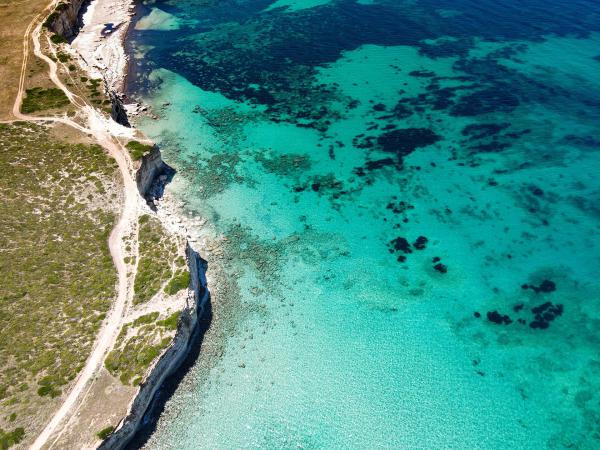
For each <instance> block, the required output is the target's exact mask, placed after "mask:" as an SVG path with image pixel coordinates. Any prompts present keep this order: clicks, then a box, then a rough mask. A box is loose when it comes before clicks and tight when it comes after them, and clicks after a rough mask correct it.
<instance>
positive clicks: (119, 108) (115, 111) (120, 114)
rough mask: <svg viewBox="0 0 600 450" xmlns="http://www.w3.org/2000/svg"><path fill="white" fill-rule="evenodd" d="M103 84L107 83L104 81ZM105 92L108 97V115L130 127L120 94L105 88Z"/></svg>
mask: <svg viewBox="0 0 600 450" xmlns="http://www.w3.org/2000/svg"><path fill="white" fill-rule="evenodd" d="M105 84H106V85H108V84H107V83H106V82H105ZM106 93H107V95H108V98H109V99H110V104H111V112H110V116H111V117H112V119H113V120H114V121H115V122H117V123H120V124H121V125H123V126H125V127H130V126H131V125H130V123H129V119H128V118H127V111H125V106H123V102H122V101H121V97H120V95H119V94H118V93H117V92H115V91H114V90H112V89H107V90H106Z"/></svg>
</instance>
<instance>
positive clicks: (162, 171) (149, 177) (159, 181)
mask: <svg viewBox="0 0 600 450" xmlns="http://www.w3.org/2000/svg"><path fill="white" fill-rule="evenodd" d="M174 174H175V169H173V168H172V167H171V166H169V165H168V164H166V163H165V162H164V161H163V159H162V156H161V154H160V150H159V149H158V147H154V149H152V151H150V152H149V153H147V154H145V155H144V156H142V162H141V165H140V168H139V169H138V171H137V173H136V176H135V181H136V183H137V187H138V191H139V192H140V194H141V196H142V197H144V198H145V199H146V201H148V202H149V203H152V202H153V201H154V199H157V198H160V197H161V196H162V193H163V191H164V187H165V184H166V183H167V182H168V181H169V180H170V179H171V178H173V175H174Z"/></svg>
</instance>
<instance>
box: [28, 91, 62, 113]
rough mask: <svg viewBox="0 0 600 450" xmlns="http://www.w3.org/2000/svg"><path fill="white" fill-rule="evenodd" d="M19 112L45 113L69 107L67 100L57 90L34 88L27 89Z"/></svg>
mask: <svg viewBox="0 0 600 450" xmlns="http://www.w3.org/2000/svg"><path fill="white" fill-rule="evenodd" d="M26 94H27V95H25V98H23V104H22V105H21V111H22V112H23V113H25V114H29V113H32V112H36V111H45V110H47V109H56V108H63V107H65V106H68V105H69V103H70V102H69V98H68V97H67V96H66V95H65V93H64V92H63V91H62V90H60V89H58V88H48V89H43V88H41V87H34V88H31V89H27V91H26Z"/></svg>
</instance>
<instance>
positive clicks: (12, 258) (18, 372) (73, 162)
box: [0, 123, 120, 442]
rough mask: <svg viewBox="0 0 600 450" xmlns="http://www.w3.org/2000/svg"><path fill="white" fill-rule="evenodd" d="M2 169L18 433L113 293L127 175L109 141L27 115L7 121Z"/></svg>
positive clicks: (4, 309)
mask: <svg viewBox="0 0 600 450" xmlns="http://www.w3.org/2000/svg"><path fill="white" fill-rule="evenodd" d="M70 132H71V133H74V132H73V131H72V130H71V131H70ZM77 138H78V139H79V140H82V139H84V137H82V136H75V135H73V136H71V137H70V138H69V141H70V142H76V141H77ZM0 172H1V173H2V177H0V229H1V230H2V233H0V273H2V283H0V330H2V332H1V333H0V428H1V429H3V430H13V431H11V433H13V435H12V436H13V438H14V437H15V436H14V430H15V429H17V428H19V427H23V428H24V429H25V430H24V431H25V435H26V436H27V433H28V430H29V429H30V426H32V424H33V426H34V427H35V425H36V424H37V425H39V423H37V422H36V419H37V420H38V421H39V414H40V411H41V410H44V408H46V409H47V408H48V407H49V405H50V406H51V405H52V404H53V403H55V402H56V401H57V400H58V399H57V400H54V401H53V400H52V398H53V397H56V396H58V395H60V394H61V392H62V391H63V390H64V389H65V387H66V386H67V385H68V383H69V382H70V381H71V380H73V379H74V378H75V376H76V375H77V373H78V372H79V371H80V370H81V368H82V367H83V365H84V363H85V360H86V358H87V356H88V355H89V352H90V350H91V347H92V344H93V342H94V340H95V336H96V333H97V331H98V329H99V327H100V325H101V323H102V320H103V319H104V317H105V313H106V311H107V310H108V308H109V306H110V304H111V302H112V300H113V297H114V295H115V285H116V281H117V278H116V271H115V268H114V266H113V262H112V259H111V256H110V253H109V251H108V245H107V239H108V235H109V233H110V231H111V229H112V227H113V224H114V221H115V208H118V207H119V205H118V201H117V200H118V199H117V197H116V194H115V192H116V191H117V185H118V184H119V183H120V180H119V178H118V171H117V166H116V163H115V162H114V161H113V160H112V159H110V158H109V157H108V156H107V155H106V154H105V152H104V151H103V149H102V148H101V147H99V146H97V145H89V144H75V143H65V142H61V141H58V140H57V138H56V137H55V136H54V134H52V133H51V131H50V130H49V129H46V128H44V127H41V126H38V125H32V124H26V123H15V124H13V125H5V124H0ZM111 199H112V200H113V203H111V202H110V200H111ZM7 433H8V432H5V431H2V435H1V436H2V439H5V440H6V441H7V442H8V441H9V440H10V439H13V438H10V437H9V438H6V437H5V436H6V435H7ZM18 434H19V433H17V435H18ZM17 437H18V436H17ZM13 441H14V439H13Z"/></svg>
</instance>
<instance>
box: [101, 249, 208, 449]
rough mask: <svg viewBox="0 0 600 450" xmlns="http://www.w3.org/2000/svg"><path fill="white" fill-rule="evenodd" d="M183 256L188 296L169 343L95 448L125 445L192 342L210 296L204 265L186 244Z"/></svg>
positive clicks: (182, 359) (112, 447) (117, 447)
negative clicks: (119, 418)
mask: <svg viewBox="0 0 600 450" xmlns="http://www.w3.org/2000/svg"><path fill="white" fill-rule="evenodd" d="M186 256H187V260H188V268H189V270H190V295H189V296H188V299H187V302H186V303H187V304H186V307H185V308H184V309H183V310H182V311H181V315H180V316H179V321H178V323H177V332H176V334H175V337H174V338H173V343H172V345H171V346H170V347H169V348H168V349H167V350H166V351H165V353H163V355H162V356H161V357H160V358H159V359H158V361H157V362H156V364H155V365H154V367H153V368H152V369H151V370H150V373H149V374H148V376H147V377H146V379H145V380H144V382H143V383H142V384H141V385H140V389H139V392H138V394H137V395H136V397H135V399H134V400H133V402H132V403H131V405H130V407H129V413H128V414H127V416H126V417H125V418H124V419H123V420H122V421H121V423H120V424H119V425H118V426H117V429H116V430H115V431H114V432H113V433H112V434H111V435H110V436H109V437H108V438H107V439H106V440H105V441H104V442H102V444H101V445H100V446H99V447H98V449H101V450H120V449H123V448H125V446H126V445H127V444H128V443H129V442H130V441H131V439H132V438H133V437H134V435H135V433H136V432H137V430H138V429H139V428H140V426H141V425H142V420H143V417H144V414H145V413H146V411H147V410H148V407H149V406H150V404H151V403H152V400H153V398H154V396H155V394H156V392H157V391H158V389H159V388H160V386H161V385H162V384H163V382H164V381H165V380H166V378H167V377H168V376H169V375H171V374H172V373H173V372H174V371H175V370H177V369H178V368H179V366H180V365H181V363H182V362H183V361H184V359H185V357H186V356H187V354H188V352H189V350H190V346H191V344H192V343H193V342H195V339H194V338H195V336H196V334H197V333H198V320H199V319H200V318H201V317H202V315H203V313H204V310H205V306H206V305H207V302H208V300H209V295H210V293H209V291H208V288H207V282H206V275H205V273H206V267H207V264H206V261H204V260H203V259H202V258H201V257H200V255H199V254H198V253H197V252H196V251H195V250H194V249H193V248H192V247H191V246H190V245H189V244H188V245H187V246H186Z"/></svg>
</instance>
